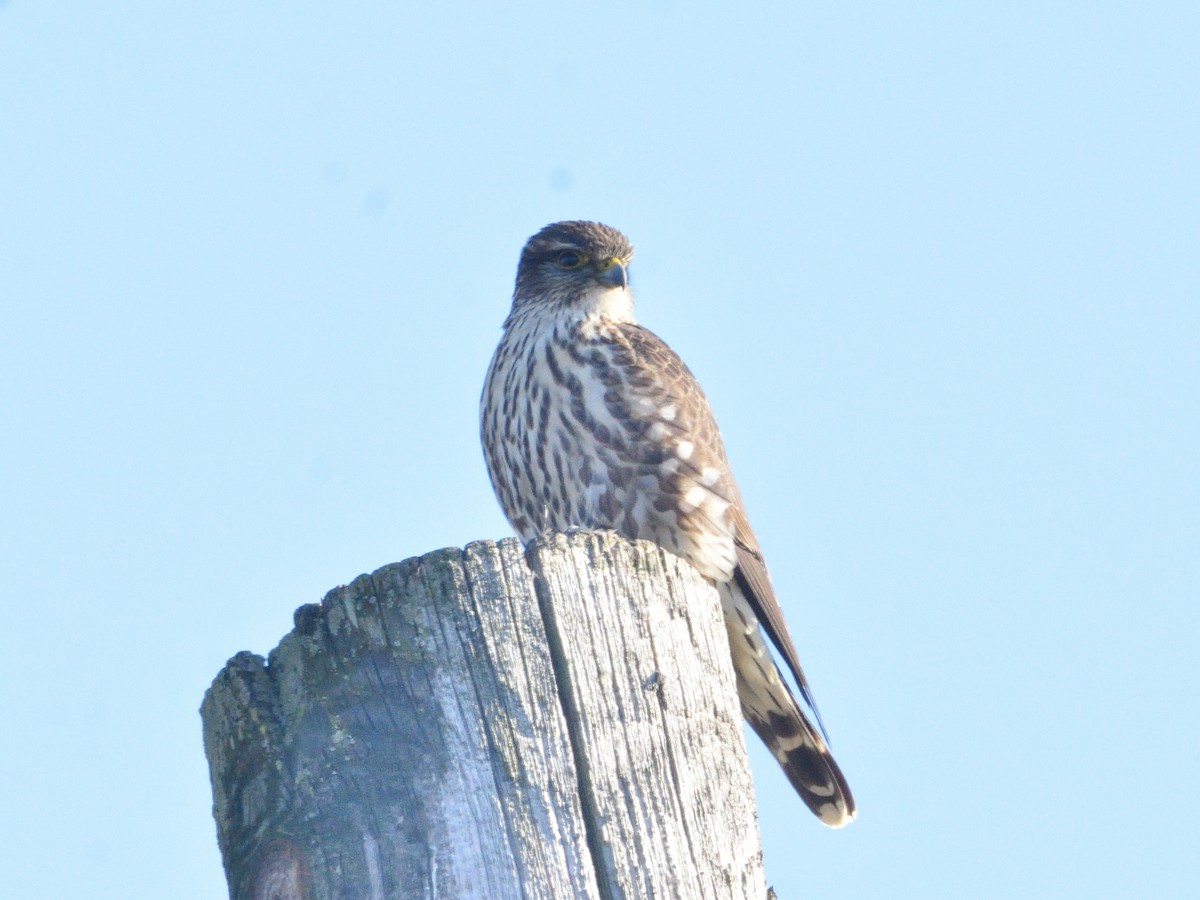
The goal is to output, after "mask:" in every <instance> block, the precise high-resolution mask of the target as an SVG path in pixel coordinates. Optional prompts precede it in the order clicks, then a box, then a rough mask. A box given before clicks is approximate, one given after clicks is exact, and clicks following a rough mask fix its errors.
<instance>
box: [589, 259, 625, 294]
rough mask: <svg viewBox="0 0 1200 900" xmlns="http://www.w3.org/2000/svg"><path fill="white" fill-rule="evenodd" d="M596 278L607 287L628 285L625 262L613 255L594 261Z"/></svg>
mask: <svg viewBox="0 0 1200 900" xmlns="http://www.w3.org/2000/svg"><path fill="white" fill-rule="evenodd" d="M596 280H597V281H599V282H600V283H601V284H606V285H608V286H609V287H619V288H627V287H629V273H628V272H627V271H626V269H625V264H624V263H623V262H621V260H619V259H617V257H615V256H614V257H612V258H611V259H606V260H603V261H601V262H597V263H596Z"/></svg>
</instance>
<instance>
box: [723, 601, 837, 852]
mask: <svg viewBox="0 0 1200 900" xmlns="http://www.w3.org/2000/svg"><path fill="white" fill-rule="evenodd" d="M722 587H723V590H722V599H723V600H724V601H725V628H726V631H727V632H728V633H729V650H730V654H731V656H732V657H733V668H734V671H735V672H736V673H737V689H738V699H739V700H740V701H741V704H742V715H744V716H745V717H746V721H747V722H749V723H750V727H751V728H753V729H754V731H755V733H756V734H757V735H758V736H759V737H760V738H761V739H762V742H763V743H764V744H766V745H767V749H768V750H770V751H771V754H772V755H773V756H774V757H775V759H776V761H778V763H779V765H780V766H781V767H782V768H783V771H784V774H786V775H787V777H788V781H790V782H791V783H792V787H793V788H795V789H796V793H797V794H799V795H800V799H802V800H803V801H804V802H805V804H807V806H808V808H809V809H811V810H812V811H813V814H814V815H815V816H816V817H817V818H818V819H820V820H821V821H822V822H823V823H824V824H826V825H828V826H829V827H831V828H841V827H842V826H843V825H849V824H850V823H851V822H853V821H854V815H855V806H854V797H853V796H852V795H851V793H850V786H849V785H848V784H846V777H845V776H844V775H842V770H841V769H840V768H839V767H838V764H837V762H835V761H834V758H833V754H832V753H830V752H829V747H828V746H827V745H826V744H825V739H824V738H823V737H822V736H821V733H820V731H818V729H817V727H816V726H815V725H814V724H813V720H812V719H810V718H809V717H808V716H807V715H805V713H804V711H803V710H802V709H801V707H800V705H799V703H798V702H797V700H796V697H795V696H794V695H793V694H792V692H791V691H790V690H789V689H788V687H787V685H786V683H785V682H784V680H783V676H782V675H780V673H779V667H778V666H777V665H776V664H775V660H774V659H773V658H772V656H771V651H770V650H769V649H768V647H767V642H766V639H765V638H764V636H763V633H762V630H761V629H760V628H759V626H758V620H757V618H756V617H755V616H754V615H753V613H752V611H751V610H750V608H749V604H748V603H747V601H746V598H745V597H744V596H743V595H742V593H741V591H740V589H738V588H737V587H736V586H735V585H732V584H728V585H723V586H722ZM815 715H816V711H815V709H814V716H815Z"/></svg>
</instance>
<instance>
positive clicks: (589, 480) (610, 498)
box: [480, 222, 855, 828]
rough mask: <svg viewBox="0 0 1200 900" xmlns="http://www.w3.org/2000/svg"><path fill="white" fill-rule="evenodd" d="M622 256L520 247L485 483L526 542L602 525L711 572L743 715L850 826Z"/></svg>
mask: <svg viewBox="0 0 1200 900" xmlns="http://www.w3.org/2000/svg"><path fill="white" fill-rule="evenodd" d="M632 257H633V246H632V245H631V244H630V243H629V241H628V240H627V239H626V237H625V236H624V235H623V234H621V232H619V231H617V230H615V229H613V228H609V227H608V226H607V225H601V224H599V223H597V222H558V223H556V224H554V225H547V226H546V227H545V228H543V229H542V230H541V231H539V232H538V233H537V234H535V235H534V236H533V237H531V238H530V239H529V242H528V243H526V245H525V248H524V249H523V250H522V251H521V259H520V263H519V264H518V266H517V283H516V289H515V290H514V292H513V301H512V310H511V312H510V313H509V315H508V318H507V319H506V320H505V321H504V335H503V337H502V338H501V340H500V345H499V347H497V348H496V354H495V356H494V357H493V358H492V364H491V367H490V368H489V370H488V374H487V381H486V382H485V384H484V387H483V397H482V400H481V404H480V405H481V410H480V418H481V423H480V427H481V432H482V438H483V449H484V456H485V458H486V460H487V469H488V474H489V476H490V477H491V480H492V486H493V487H494V488H495V490H496V496H497V497H498V498H499V500H500V506H501V507H502V508H503V510H504V514H505V515H506V516H507V517H508V520H509V522H511V523H512V526H513V528H514V529H516V531H517V534H518V535H519V536H520V538H521V540H522V541H524V542H528V541H529V540H531V539H532V538H534V537H536V536H537V535H538V534H541V533H543V532H546V531H565V530H568V529H571V528H586V529H593V530H612V531H616V532H617V533H619V534H621V535H623V536H624V537H627V538H629V539H631V540H636V539H645V540H650V541H653V542H655V543H657V544H659V545H660V546H662V547H664V548H665V549H667V550H669V551H671V552H673V553H676V554H678V555H679V556H682V557H683V558H684V559H686V560H687V561H688V562H690V563H691V564H692V565H693V566H694V567H695V568H696V569H697V570H698V571H699V572H700V574H701V575H703V576H704V577H705V578H707V579H708V580H709V581H711V582H712V583H713V584H714V585H715V586H716V587H717V589H718V591H719V592H720V595H721V602H722V608H723V612H724V617H725V628H726V630H727V632H728V634H729V650H730V653H731V655H732V657H733V667H734V670H735V672H736V673H737V689H738V699H739V700H740V701H741V706H742V713H743V715H744V716H745V717H746V720H747V721H748V722H749V723H750V726H751V727H752V728H753V729H754V731H755V732H756V733H757V734H758V736H759V737H760V738H761V739H762V741H763V743H764V744H766V745H767V748H768V749H769V750H770V751H771V753H772V754H773V755H774V757H775V759H776V760H778V762H779V764H780V766H782V767H783V771H784V772H785V773H786V774H787V777H788V780H789V781H790V782H791V784H792V786H793V787H794V788H795V789H796V792H797V793H798V794H799V795H800V797H801V799H803V800H804V802H805V803H806V804H807V805H808V807H809V809H811V810H812V811H813V813H814V814H815V815H816V816H817V818H819V819H820V820H821V821H822V822H824V823H825V824H826V825H829V826H832V827H834V828H837V827H840V826H842V825H846V824H848V823H849V822H851V821H852V820H853V819H854V813H855V808H854V799H853V797H852V796H851V794H850V788H849V786H848V785H847V784H846V779H845V778H844V777H843V775H842V772H841V769H839V768H838V765H837V763H836V762H835V761H834V759H833V756H832V755H831V754H830V752H829V748H828V747H827V746H826V741H825V738H824V729H823V727H818V726H820V725H821V721H820V715H819V713H817V710H816V705H815V704H814V703H813V699H812V694H811V692H810V690H809V687H808V681H807V679H806V678H805V677H804V672H803V670H802V669H801V668H800V662H799V660H798V659H797V657H796V648H795V646H794V644H793V643H792V638H791V635H789V634H788V630H787V626H786V625H785V624H784V621H783V613H782V611H781V610H780V608H779V603H778V602H777V601H776V599H775V592H774V590H773V589H772V587H771V580H770V578H769V577H768V575H767V568H766V564H765V563H764V561H763V557H762V553H761V552H760V551H759V548H758V541H757V540H756V539H755V537H754V532H752V531H751V530H750V522H749V520H748V519H747V518H746V513H745V510H744V509H743V507H742V498H741V496H740V494H739V492H738V488H737V484H736V482H735V481H734V479H733V473H732V472H731V471H730V468H729V463H728V461H727V460H726V458H725V447H724V445H723V443H722V440H721V433H720V432H719V431H718V430H717V423H716V421H715V420H714V419H713V414H712V410H711V409H709V405H708V400H707V399H706V398H705V396H704V393H703V391H701V390H700V385H699V384H698V383H697V382H696V379H695V378H694V377H693V376H692V373H691V372H690V371H688V368H687V366H686V365H684V363H683V360H681V359H680V358H679V357H678V356H676V355H675V353H674V351H672V350H671V348H670V347H668V346H667V345H666V344H665V343H664V342H663V341H662V340H661V339H660V338H659V337H658V336H657V335H655V334H653V333H652V332H650V331H648V330H647V329H645V328H643V327H642V326H641V325H638V324H637V322H636V321H635V320H634V316H633V295H632V293H631V292H630V289H629V274H628V266H629V261H630V259H631V258H632ZM768 638H769V639H770V641H771V643H773V644H774V646H775V648H776V649H777V651H778V652H779V654H780V655H781V656H782V658H783V660H784V662H785V663H786V665H787V668H788V670H789V671H790V672H791V674H792V676H793V677H794V678H795V682H796V686H797V688H798V693H799V694H800V697H801V698H802V699H803V705H802V703H801V702H800V700H798V699H797V697H796V695H795V693H793V692H792V691H791V690H790V688H789V687H788V684H787V681H786V680H785V679H784V676H783V675H782V674H781V672H780V669H779V667H778V666H777V665H776V663H775V661H774V658H773V657H772V655H771V650H770V647H769V645H768V643H767V639H768ZM806 708H807V709H809V710H811V711H812V717H811V718H810V717H809V715H808V714H806V712H805V709H806Z"/></svg>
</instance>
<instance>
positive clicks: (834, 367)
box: [0, 0, 1200, 900]
mask: <svg viewBox="0 0 1200 900" xmlns="http://www.w3.org/2000/svg"><path fill="white" fill-rule="evenodd" d="M1197 47H1200V6H1197V4H1195V3H1153V2H1150V3H1146V2H1139V3H1133V2H1124V3H1122V2H1112V3H1044V2H1043V3H1023V2H1005V3H1000V2H990V3H979V4H949V3H845V4H811V3H782V2H780V3H757V2H749V3H744V4H718V3H698V2H683V0H678V2H621V0H617V2H613V3H608V4H588V5H573V4H562V3H543V2H527V3H517V4H500V3H495V4H483V3H478V2H476V3H466V4H444V5H436V4H432V3H428V4H415V3H396V2H393V3H384V2H351V3H344V4H324V3H321V4H318V3H311V2H305V0H292V2H288V3H281V2H255V3H232V2H227V0H209V2H205V3H193V2H184V3H173V4H168V3H150V2H142V3H130V2H109V3H104V4H100V3H85V2H75V3H64V2H54V0H41V2H33V0H9V2H7V3H4V2H0V315H2V319H0V403H2V407H0V416H2V419H0V421H2V423H3V425H2V430H0V478H2V479H3V482H2V485H0V490H2V494H0V509H2V515H0V522H2V526H0V527H2V528H3V531H2V533H0V560H2V571H0V585H2V586H3V590H4V592H5V597H6V600H5V603H4V611H3V626H2V628H0V722H2V723H3V724H2V726H0V727H2V731H3V735H2V736H0V811H2V812H0V847H3V856H4V863H3V866H0V882H2V883H0V895H3V896H5V897H14V898H17V897H20V898H77V897H78V898H120V900H130V898H132V900H160V898H164V897H171V898H183V900H190V898H213V897H219V896H223V895H224V891H225V887H224V879H223V875H222V872H221V866H220V859H219V856H218V853H217V849H216V843H215V836H214V828H213V825H212V821H211V817H210V811H209V807H210V796H209V788H208V782H207V769H206V765H205V762H204V758H203V753H202V748H201V741H200V722H199V717H198V715H197V712H196V709H197V707H198V705H199V703H200V699H201V696H202V694H203V692H204V690H205V689H206V688H207V686H208V684H209V682H210V680H211V679H212V677H213V676H214V675H215V674H216V672H217V671H218V670H219V669H220V667H221V666H222V665H223V664H224V662H225V660H226V658H227V657H229V656H231V655H232V654H233V653H234V652H236V651H238V650H241V649H253V650H255V651H258V652H260V653H261V652H266V651H267V650H269V649H270V648H271V647H272V646H274V644H275V643H276V642H277V641H278V639H279V638H280V637H281V636H282V635H283V634H284V633H285V632H286V631H287V630H288V629H289V628H290V627H291V613H292V610H293V609H294V608H295V607H296V606H298V605H300V604H301V603H305V602H310V601H315V600H318V599H320V597H321V596H322V594H323V593H324V592H325V590H327V589H328V588H330V587H333V586H335V585H337V584H340V583H343V582H346V581H348V580H350V579H351V578H353V577H354V576H355V575H357V574H359V573H360V572H363V571H367V570H371V569H374V568H376V567H378V566H380V565H383V564H385V563H388V562H392V561H394V560H398V559H401V558H405V557H408V556H413V555H418V554H421V553H424V552H426V551H429V550H433V549H436V548H439V547H442V546H447V545H462V544H464V543H466V542H468V541H471V540H474V539H477V538H498V537H501V536H503V535H505V534H508V533H510V532H509V529H508V527H507V525H506V524H505V522H504V520H503V518H502V517H501V515H500V512H499V510H498V508H497V506H496V503H495V501H494V500H493V498H492V495H491V490H490V488H489V486H488V483H487V479H486V476H485V474H484V469H483V465H482V460H481V457H480V452H479V449H478V438H477V426H476V415H477V399H478V392H479V388H480V385H481V383H482V379H483V374H484V371H485V368H486V366H487V363H488V359H489V358H490V355H491V352H492V348H493V347H494V345H495V342H496V341H497V339H498V336H499V325H500V322H501V321H502V319H503V317H504V315H505V313H506V311H507V307H508V299H509V294H510V291H511V284H512V277H513V273H514V271H515V265H516V259H517V253H518V252H519V250H520V247H521V244H522V243H523V241H524V240H525V238H526V237H527V236H528V235H529V234H531V233H532V232H534V231H535V230H537V229H538V228H539V227H541V226H542V225H544V224H546V223H547V222H551V221H554V220H557V219H563V218H596V219H600V220H602V221H605V222H608V223H609V224H612V225H614V226H617V227H619V228H621V229H622V230H624V231H626V233H627V234H629V235H630V237H631V238H632V239H633V241H634V242H635V243H636V244H637V246H638V251H639V255H638V258H637V260H636V262H635V264H634V268H633V276H634V283H635V288H636V291H637V297H638V301H639V307H638V309H639V312H640V316H641V319H642V321H643V322H644V323H645V324H647V325H649V326H650V327H651V328H652V329H654V330H655V331H657V332H658V333H659V334H661V335H662V336H664V337H665V338H666V339H667V340H668V341H669V342H670V343H671V344H672V345H673V346H674V347H675V348H676V349H677V350H678V351H679V352H680V353H681V354H682V355H683V356H684V358H685V359H687V360H688V362H689V364H690V365H691V367H692V368H693V370H694V371H695V372H696V374H697V375H698V377H699V378H700V380H701V382H702V383H703V384H704V385H705V387H706V389H707V391H708V393H709V396H710V399H711V401H712V403H713V406H714V407H715V409H716V411H717V414H718V418H719V420H720V421H721V423H722V427H723V429H724V432H725V435H726V440H727V445H728V449H729V453H730V456H731V458H732V461H733V464H734V468H735V471H736V472H737V473H738V474H739V478H740V480H741V484H742V489H743V493H744V494H745V497H746V501H747V505H748V507H749V510H750V513H751V518H752V520H753V522H754V524H755V528H756V530H757V532H758V534H759V537H760V539H761V541H762V544H763V546H764V548H765V550H766V553H767V558H768V561H769V562H770V564H771V567H772V572H773V575H774V579H775V582H776V587H777V589H778V592H779V594H780V598H781V602H782V604H783V606H784V609H785V612H786V613H787V615H788V618H789V620H790V622H791V624H792V630H793V632H794V633H795V635H796V638H797V642H798V644H799V646H800V650H801V657H802V659H803V660H804V661H805V665H806V666H807V668H808V670H809V673H810V675H811V677H812V679H813V682H814V685H815V688H816V692H817V696H818V697H819V699H820V702H821V706H822V711H823V712H824V714H825V716H826V718H827V721H828V724H829V726H830V729H831V732H832V735H833V739H834V746H835V749H836V751H837V754H838V757H839V759H840V760H841V762H842V764H843V766H844V768H845V770H846V772H847V774H848V776H849V778H850V781H851V783H852V785H853V787H854V790H855V793H856V795H857V798H858V800H859V805H860V811H861V813H860V820H859V821H858V822H857V823H856V824H854V825H853V826H852V827H850V828H848V829H846V830H844V831H841V832H830V831H827V830H825V829H823V828H822V827H820V826H819V825H818V824H817V823H816V822H815V820H813V818H812V817H811V816H810V815H809V814H808V813H807V811H806V810H805V809H804V808H803V806H802V805H801V804H800V802H799V801H798V799H797V798H796V797H795V796H793V795H792V793H791V791H790V789H789V788H788V787H787V785H786V782H785V781H784V779H783V777H782V776H781V775H780V774H779V773H778V772H777V770H776V769H775V767H774V765H773V763H772V762H771V761H770V759H769V758H768V757H767V756H766V755H765V753H764V752H762V751H761V750H760V748H759V747H758V745H757V744H756V743H755V744H754V745H753V751H752V752H753V753H754V758H753V763H754V768H755V777H756V781H757V785H758V792H759V803H760V809H761V826H762V831H763V838H764V844H765V853H766V866H767V872H768V877H769V881H770V882H771V883H773V884H774V885H775V886H776V888H777V889H778V891H779V895H780V897H781V898H782V900H789V898H791V900H795V898H815V897H821V898H826V897H845V898H867V897H871V898H874V897H951V898H954V897H989V898H990V897H996V898H1009V897H1089V898H1092V897H1138V898H1141V897H1184V896H1195V892H1196V891H1197V889H1198V888H1197V885H1198V884H1200V862H1198V860H1200V852H1198V851H1197V838H1198V834H1200V829H1198V828H1197V820H1196V816H1197V813H1196V807H1197V799H1198V797H1197V794H1198V790H1197V787H1198V782H1200V778H1198V776H1197V774H1196V769H1197V762H1196V757H1197V752H1198V744H1200V729H1198V728H1197V721H1196V717H1197V712H1198V711H1200V690H1198V688H1200V679H1198V677H1197V672H1196V670H1197V650H1198V644H1200V641H1198V640H1197V629H1198V627H1200V620H1198V616H1197V599H1198V594H1200V563H1198V556H1200V554H1198V544H1200V527H1198V524H1200V516H1198V513H1197V506H1198V501H1200V497H1198V490H1197V484H1198V476H1200V465H1198V462H1197V460H1198V459H1200V452H1198V447H1197V445H1198V443H1200V442H1198V440H1197V439H1198V437H1200V428H1198V413H1197V410H1198V401H1200V365H1198V363H1197V359H1198V353H1200V350H1198V340H1200V328H1198V326H1200V311H1198V304H1200V263H1198V259H1200V253H1198V251H1200V196H1198V193H1200V192H1198V191H1197V180H1198V172H1200V149H1198V148H1200V128H1198V119H1200V104H1198V101H1197V97H1198V93H1200V88H1198V82H1200V79H1198V77H1197V76H1198V63H1197V59H1198V56H1197Z"/></svg>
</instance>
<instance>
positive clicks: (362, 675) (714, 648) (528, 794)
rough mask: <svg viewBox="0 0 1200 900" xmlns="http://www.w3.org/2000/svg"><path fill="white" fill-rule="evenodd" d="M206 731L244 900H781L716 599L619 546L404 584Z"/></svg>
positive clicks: (315, 629) (359, 609) (440, 567)
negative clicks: (769, 891) (774, 898)
mask: <svg viewBox="0 0 1200 900" xmlns="http://www.w3.org/2000/svg"><path fill="white" fill-rule="evenodd" d="M295 625H296V627H295V629H294V630H293V631H292V632H291V633H290V634H288V635H287V636H286V637H285V638H284V639H283V640H282V641H281V642H280V644H279V646H278V647H277V648H276V649H275V650H274V651H273V652H272V653H271V655H270V657H269V660H268V661H264V660H263V659H262V658H261V657H258V656H255V655H253V654H249V653H240V654H238V655H237V656H235V657H234V658H233V659H232V660H230V662H229V664H228V665H227V666H226V667H225V669H224V670H223V671H222V672H221V673H220V675H218V677H217V679H216V681H215V682H214V683H213V686H212V688H211V689H210V690H209V692H208V694H207V695H206V696H205V699H204V704H203V706H202V709H201V714H202V717H203V721H204V734H205V749H206V752H207V754H208V759H209V765H210V771H211V774H212V783H213V797H214V815H215V817H216V820H217V831H218V840H219V843H220V847H221V853H222V857H223V859H224V862H225V869H226V875H227V878H228V880H229V885H230V895H231V897H234V898H237V900H241V898H252V897H254V898H257V897H262V898H267V897H271V898H274V900H292V898H300V897H303V898H305V900H334V898H337V900H343V898H345V900H349V898H372V900H375V898H401V897H403V898H409V897H450V898H466V897H481V898H508V897H512V898H562V897H580V898H583V897H586V898H610V897H612V898H615V897H627V898H640V897H662V898H674V897H696V898H710V897H712V898H716V897H725V898H742V897H754V898H761V897H763V896H765V893H766V888H765V885H764V883H763V875H762V868H761V853H760V850H759V844H758V832H757V826H756V824H755V821H754V801H753V790H752V786H751V783H750V777H749V772H748V770H747V768H746V760H745V748H744V746H743V743H742V740H743V739H742V731H741V724H740V715H739V711H738V706H737V700H736V695H735V692H734V689H733V674H732V670H731V667H730V663H729V655H728V649H727V647H726V646H725V644H724V642H725V640H726V638H725V631H724V627H723V625H722V623H721V619H720V612H719V601H718V599H717V596H716V592H715V591H714V590H713V589H712V588H711V586H709V585H708V584H707V583H706V582H704V581H703V579H701V578H700V577H699V575H697V574H696V572H695V571H694V570H692V569H691V567H690V566H688V565H687V564H686V563H683V562H682V561H680V560H679V559H677V558H676V557H674V556H671V555H670V554H667V553H664V552H663V551H662V550H661V549H659V548H657V547H655V546H653V545H651V544H645V543H639V544H630V543H628V542H626V541H624V540H623V539H620V538H618V537H616V536H615V535H611V534H588V533H580V534H572V535H565V536H564V535H551V536H547V537H546V538H545V539H543V540H539V541H536V542H534V543H533V544H532V545H531V546H530V547H529V548H528V552H526V551H523V550H522V548H521V546H520V545H519V544H518V543H517V542H516V541H515V540H506V541H501V542H500V543H498V544H496V543H492V542H478V543H474V544H471V545H470V546H468V547H467V548H466V550H461V551H460V550H442V551H438V552H435V553H430V554H427V555H425V556H423V557H420V558H419V559H411V560H407V561H405V562H402V563H398V564H395V565H391V566H386V567H384V568H382V569H380V570H378V571H377V572H375V573H373V574H371V575H369V576H367V575H364V576H361V577H359V578H357V579H355V580H354V581H353V582H352V583H351V584H349V585H346V586H344V587H341V588H337V589H336V590H333V591H331V592H330V593H329V594H328V595H327V596H326V597H325V599H324V600H323V601H322V603H321V604H320V605H319V606H315V605H314V606H306V607H302V608H301V609H300V610H298V611H297V614H296V619H295Z"/></svg>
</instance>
